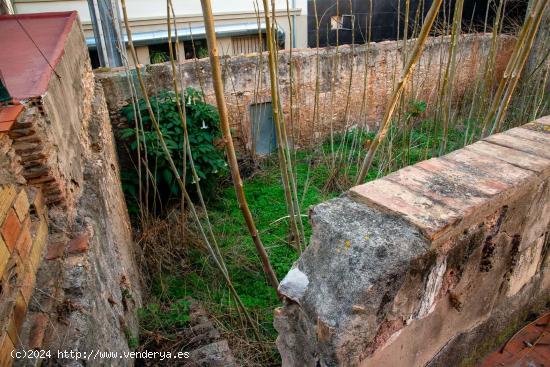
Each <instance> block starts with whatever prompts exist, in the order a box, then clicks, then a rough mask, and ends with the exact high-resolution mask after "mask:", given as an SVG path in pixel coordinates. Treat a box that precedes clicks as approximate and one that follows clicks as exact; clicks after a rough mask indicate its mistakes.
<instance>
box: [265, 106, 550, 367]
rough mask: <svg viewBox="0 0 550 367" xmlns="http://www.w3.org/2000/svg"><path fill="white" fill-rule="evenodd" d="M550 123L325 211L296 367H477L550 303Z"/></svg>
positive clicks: (295, 313) (284, 320) (300, 305)
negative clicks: (532, 313) (506, 336)
mask: <svg viewBox="0 0 550 367" xmlns="http://www.w3.org/2000/svg"><path fill="white" fill-rule="evenodd" d="M549 148H550V117H545V118H542V119H539V120H537V121H535V122H533V123H529V124H527V125H524V126H522V127H520V128H515V129H511V130H509V131H507V132H505V133H502V134H497V135H493V136H491V137H489V138H487V139H485V140H483V141H481V142H478V143H475V144H473V145H470V146H467V147H465V148H464V149H461V150H458V151H455V152H453V153H451V154H448V155H446V156H443V157H441V158H435V159H430V160H427V161H424V162H421V163H418V164H416V165H414V166H411V167H407V168H404V169H402V170H399V171H397V172H395V173H393V174H390V175H388V176H386V177H385V178H383V179H379V180H376V181H372V182H370V183H367V184H365V185H360V186H357V187H354V188H352V189H351V190H350V191H349V192H347V193H345V194H344V195H343V196H341V197H339V198H336V199H333V200H331V201H328V202H326V203H323V204H320V205H318V206H316V207H314V208H313V209H312V210H311V214H310V217H311V222H312V226H313V235H312V239H311V243H310V245H309V247H308V248H307V249H306V251H305V252H304V253H303V254H302V256H301V257H300V259H299V260H298V261H297V262H296V263H295V264H294V266H293V267H292V269H291V271H290V272H289V273H288V275H287V276H286V277H285V278H284V279H283V280H282V281H281V285H280V291H281V293H282V294H283V295H284V296H286V297H287V302H286V304H285V306H284V307H282V308H280V309H277V310H276V312H275V327H276V329H277V330H278V332H279V337H278V339H277V346H278V348H279V351H280V352H281V355H282V359H283V366H321V367H325V366H395V367H397V366H407V367H411V366H466V365H472V366H474V365H476V361H479V358H480V357H482V356H483V354H484V353H486V352H488V351H489V350H490V348H494V347H496V346H497V345H495V343H498V341H499V340H502V338H501V337H502V336H503V334H505V333H507V332H510V331H511V330H514V328H517V327H518V325H519V323H520V322H521V320H523V318H524V317H525V315H526V314H527V313H529V312H530V311H534V310H543V309H545V308H548V307H549V303H548V302H549V301H550V255H549V251H548V250H549V249H550V234H549V231H550V149H549Z"/></svg>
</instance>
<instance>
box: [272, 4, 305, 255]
mask: <svg viewBox="0 0 550 367" xmlns="http://www.w3.org/2000/svg"><path fill="white" fill-rule="evenodd" d="M263 6H264V18H265V23H266V26H265V28H266V38H267V40H266V41H267V47H268V51H269V52H268V66H269V76H270V78H269V79H270V87H271V103H272V106H273V121H274V122H275V132H276V135H277V152H278V157H279V164H280V166H281V178H282V183H283V189H284V194H285V200H286V204H287V209H288V212H289V215H290V227H291V230H292V233H293V235H294V239H295V241H296V244H297V248H298V250H300V251H301V245H302V239H303V237H304V235H303V233H304V231H303V225H302V218H301V216H300V209H299V206H298V205H299V202H298V196H297V188H296V182H295V180H294V170H293V169H292V160H291V159H292V157H291V155H290V151H289V149H288V137H287V134H286V125H285V122H284V116H282V109H281V104H280V100H279V86H278V80H277V59H276V46H275V38H274V35H273V29H274V27H275V23H274V22H272V21H271V18H270V15H269V3H268V0H263ZM274 9H275V8H274V7H273V10H274ZM272 17H274V15H272Z"/></svg>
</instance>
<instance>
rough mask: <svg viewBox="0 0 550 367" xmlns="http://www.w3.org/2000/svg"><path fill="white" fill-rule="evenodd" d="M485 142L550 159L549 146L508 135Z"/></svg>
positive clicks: (500, 135)
mask: <svg viewBox="0 0 550 367" xmlns="http://www.w3.org/2000/svg"><path fill="white" fill-rule="evenodd" d="M485 141H487V142H489V143H493V144H497V145H502V146H503V147H508V148H511V149H516V150H520V151H522V152H526V153H530V154H532V155H535V156H538V157H543V158H548V159H550V149H548V144H544V143H540V142H537V141H534V140H528V139H524V138H519V137H517V136H511V135H507V134H496V135H491V136H489V137H488V138H486V139H485Z"/></svg>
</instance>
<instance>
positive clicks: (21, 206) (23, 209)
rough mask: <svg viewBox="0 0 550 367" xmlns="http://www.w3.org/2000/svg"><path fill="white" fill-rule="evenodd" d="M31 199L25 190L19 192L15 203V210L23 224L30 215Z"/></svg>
mask: <svg viewBox="0 0 550 367" xmlns="http://www.w3.org/2000/svg"><path fill="white" fill-rule="evenodd" d="M29 205H30V204H29V198H28V196H27V192H26V191H25V190H21V191H19V194H17V197H16V198H15V201H14V203H13V209H14V210H15V213H16V214H17V217H18V218H19V221H20V222H23V221H24V220H25V218H26V217H27V216H28V215H29Z"/></svg>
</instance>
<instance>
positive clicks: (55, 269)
mask: <svg viewBox="0 0 550 367" xmlns="http://www.w3.org/2000/svg"><path fill="white" fill-rule="evenodd" d="M60 44H61V43H60ZM62 46H63V47H64V52H63V54H62V56H61V58H60V59H59V61H58V62H57V63H56V64H55V73H54V75H52V77H51V79H50V81H49V84H48V88H47V90H46V92H45V93H44V94H43V95H42V96H39V97H35V98H30V99H28V100H22V101H21V103H22V104H23V105H24V106H25V110H24V111H23V112H22V113H21V114H20V116H19V118H18V119H17V121H16V122H15V123H14V125H13V127H12V128H11V130H10V132H9V138H7V137H6V136H2V137H0V152H4V151H5V152H7V153H9V154H8V155H7V156H8V157H10V161H9V162H8V163H6V164H4V161H2V164H1V165H0V173H1V174H2V176H4V173H5V174H6V177H3V178H6V179H9V180H10V182H12V181H13V183H14V184H19V185H20V186H22V187H26V188H27V190H29V189H34V190H38V192H40V193H43V198H44V203H45V204H47V206H48V210H47V216H46V219H47V223H48V227H47V228H48V230H47V238H46V241H45V245H44V246H43V248H44V251H42V252H40V253H39V258H40V262H39V267H37V269H35V270H37V273H36V286H35V287H33V289H32V292H31V294H32V297H30V299H28V300H26V303H25V307H24V308H21V310H20V311H21V313H20V317H19V318H18V320H19V321H18V325H17V328H16V329H17V330H16V332H17V334H16V338H15V337H14V338H12V339H11V340H13V344H14V346H15V347H16V348H18V349H25V350H29V349H42V350H50V351H51V352H52V356H53V357H52V359H53V360H52V361H48V363H50V362H51V363H54V364H56V365H70V366H84V365H87V366H88V365H109V366H110V365H133V361H132V360H131V359H121V360H117V361H114V362H113V361H109V360H97V361H86V360H84V359H83V358H81V359H80V360H74V359H65V360H63V359H58V358H57V351H58V350H68V351H71V350H74V351H82V352H84V351H90V350H100V351H105V352H107V351H117V352H119V353H122V352H127V351H129V350H130V346H129V345H130V344H131V343H132V340H131V338H136V337H137V336H138V333H139V328H138V321H137V309H138V308H139V307H140V305H141V287H140V279H139V270H138V266H137V263H136V254H135V251H136V246H135V244H134V243H133V240H132V231H131V226H130V220H129V217H128V212H127V208H126V203H125V200H124V195H123V193H122V187H121V181H120V173H119V168H118V160H117V156H116V152H115V143H114V138H113V133H112V130H111V122H110V119H109V114H108V111H107V106H106V102H105V98H104V95H103V89H102V88H101V86H99V85H98V84H96V83H95V80H94V77H93V73H92V71H91V66H90V60H89V56H88V52H87V48H86V45H85V42H84V38H83V35H82V29H81V25H80V23H79V21H78V20H75V22H74V23H73V25H72V29H71V30H70V32H69V34H68V36H67V39H66V42H65V44H63V45H62ZM56 75H59V77H57V76H56ZM2 182H3V180H1V179H0V183H2ZM8 232H9V233H10V235H11V236H12V237H19V235H18V234H16V233H12V232H13V231H7V233H8ZM17 241H19V240H17ZM41 249H42V247H41ZM27 307H28V309H27ZM25 314H26V317H25ZM23 321H24V322H23ZM14 335H15V334H14ZM8 349H9V348H8ZM6 351H7V352H6ZM9 352H11V351H9V350H7V349H6V350H4V349H2V350H1V351H0V357H1V358H2V362H3V361H6V363H7V362H9V363H10V364H11V362H14V363H15V365H18V366H26V365H29V364H32V363H34V362H36V361H34V360H29V359H26V360H25V359H20V360H15V361H14V360H12V359H11V356H10V353H9ZM4 358H5V359H4ZM2 365H3V364H2ZM6 365H9V364H6Z"/></svg>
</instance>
